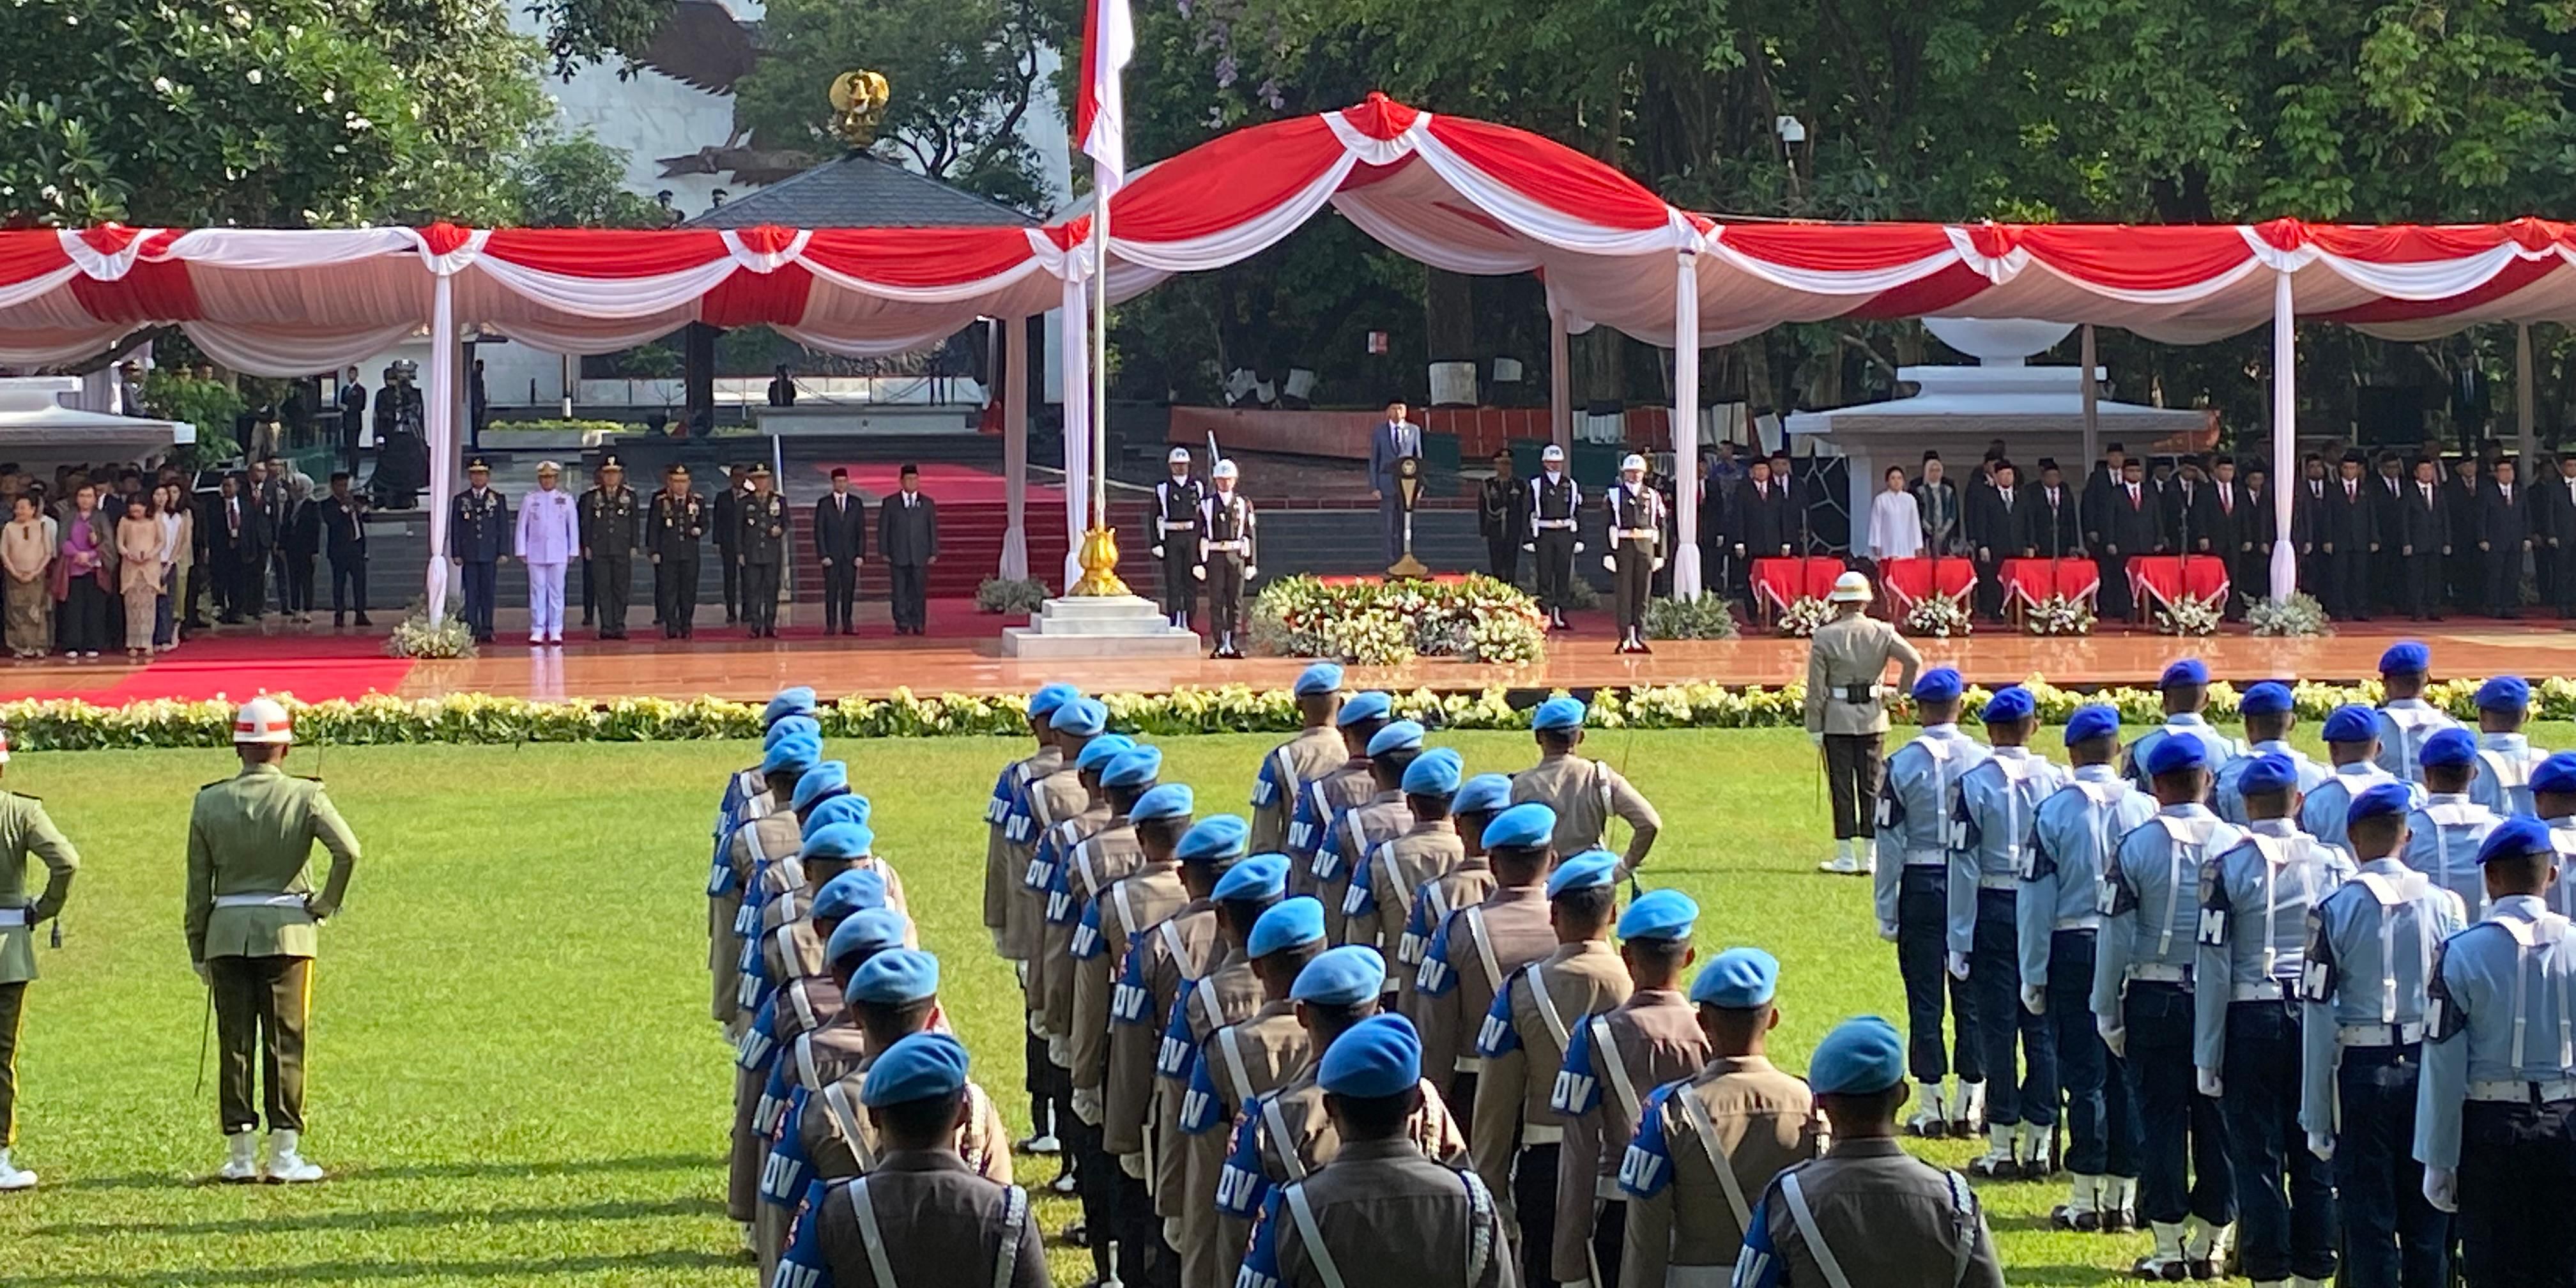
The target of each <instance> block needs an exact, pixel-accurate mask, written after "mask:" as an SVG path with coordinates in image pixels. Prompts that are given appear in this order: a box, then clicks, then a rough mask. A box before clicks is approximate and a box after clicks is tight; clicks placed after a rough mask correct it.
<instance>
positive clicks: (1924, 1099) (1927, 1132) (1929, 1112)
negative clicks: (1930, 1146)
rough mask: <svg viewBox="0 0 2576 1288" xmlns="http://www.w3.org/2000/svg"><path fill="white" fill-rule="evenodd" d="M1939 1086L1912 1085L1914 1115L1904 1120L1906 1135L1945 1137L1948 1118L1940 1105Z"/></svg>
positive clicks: (1933, 1083)
mask: <svg viewBox="0 0 2576 1288" xmlns="http://www.w3.org/2000/svg"><path fill="white" fill-rule="evenodd" d="M1942 1099H1943V1097H1942V1091H1941V1084H1940V1083H1937V1082H1918V1083H1915V1084H1914V1114H1913V1116H1912V1117H1910V1118H1907V1119H1906V1120H1905V1131H1906V1134H1908V1135H1912V1136H1947V1135H1949V1134H1950V1118H1949V1115H1948V1112H1947V1111H1946V1109H1945V1108H1944V1106H1943V1103H1942Z"/></svg>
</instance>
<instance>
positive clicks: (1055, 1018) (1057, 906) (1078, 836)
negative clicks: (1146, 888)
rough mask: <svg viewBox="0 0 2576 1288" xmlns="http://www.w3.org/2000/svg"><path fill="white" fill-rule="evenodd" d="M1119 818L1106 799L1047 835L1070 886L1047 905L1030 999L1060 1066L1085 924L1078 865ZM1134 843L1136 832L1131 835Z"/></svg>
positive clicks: (1067, 1060)
mask: <svg viewBox="0 0 2576 1288" xmlns="http://www.w3.org/2000/svg"><path fill="white" fill-rule="evenodd" d="M1113 822H1115V823H1116V824H1117V825H1118V826H1120V827H1124V826H1125V821H1124V820H1123V819H1118V818H1117V817H1116V816H1114V815H1112V814H1111V813H1110V812H1109V805H1108V802H1106V801H1094V802H1092V803H1091V805H1090V806H1089V808H1086V809H1084V810H1083V811H1082V812H1081V813H1080V814H1076V815H1074V816H1073V817H1072V818H1069V819H1066V820H1065V821H1063V822H1061V823H1058V824H1056V825H1055V828H1054V829H1053V830H1052V831H1050V832H1049V833H1048V836H1049V837H1050V838H1052V839H1053V841H1054V842H1055V856H1056V859H1055V861H1056V862H1058V863H1061V864H1064V865H1065V868H1066V870H1065V872H1064V873H1063V874H1062V876H1063V880H1064V885H1065V889H1064V891H1062V892H1056V891H1050V892H1049V893H1048V894H1047V897H1046V902H1045V904H1044V905H1043V907H1044V909H1045V912H1046V926H1045V928H1044V929H1043V930H1042V931H1041V932H1040V933H1039V935H1038V957H1037V960H1036V961H1033V962H1031V963H1029V974H1030V976H1031V978H1033V979H1035V980H1036V981H1037V982H1038V990H1037V993H1036V995H1035V996H1034V997H1032V998H1031V999H1030V1000H1031V1001H1032V1002H1034V1003H1035V1004H1036V1006H1037V1022H1038V1032H1039V1033H1040V1034H1042V1035H1044V1036H1045V1037H1046V1040H1047V1058H1048V1059H1049V1060H1052V1061H1053V1062H1055V1064H1056V1065H1057V1066H1059V1067H1067V1068H1069V1067H1070V1066H1071V1063H1072V1060H1073V1048H1072V1037H1073V1035H1072V1033H1071V1031H1070V1030H1071V1028H1072V1025H1073V967H1074V961H1073V933H1074V931H1076V930H1078V929H1080V928H1081V916H1082V914H1081V912H1080V910H1079V906H1078V905H1077V904H1076V903H1075V902H1074V900H1073V896H1072V894H1071V891H1072V889H1073V882H1074V876H1073V868H1074V867H1075V866H1076V860H1077V859H1078V858H1079V856H1080V854H1081V851H1082V847H1083V846H1084V845H1085V844H1087V843H1088V842H1089V841H1090V840H1091V839H1092V838H1093V837H1094V836H1097V835H1098V834H1100V833H1101V832H1102V831H1104V830H1105V829H1108V828H1109V827H1110V826H1111V825H1112V823H1113ZM1128 843H1129V845H1130V846H1132V845H1133V844H1134V834H1133V833H1132V832H1131V833H1129V841H1128Z"/></svg>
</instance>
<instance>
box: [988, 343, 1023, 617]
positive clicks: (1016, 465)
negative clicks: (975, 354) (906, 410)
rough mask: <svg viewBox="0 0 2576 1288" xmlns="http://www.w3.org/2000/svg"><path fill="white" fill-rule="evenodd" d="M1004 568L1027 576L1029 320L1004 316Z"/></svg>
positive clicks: (1013, 575) (1005, 573) (1005, 574)
mask: <svg viewBox="0 0 2576 1288" xmlns="http://www.w3.org/2000/svg"><path fill="white" fill-rule="evenodd" d="M995 329H996V330H997V331H998V332H999V333H1000V337H1001V341H1002V510H1003V519H1002V567H1001V570H1000V571H1001V577H1002V579H1003V580H1004V581H1022V580H1025V579H1026V578H1027V577H1028V575H1029V527H1028V521H1029V320H1028V319H1027V318H1020V317H1012V318H1002V319H999V320H998V321H997V323H996V327H995Z"/></svg>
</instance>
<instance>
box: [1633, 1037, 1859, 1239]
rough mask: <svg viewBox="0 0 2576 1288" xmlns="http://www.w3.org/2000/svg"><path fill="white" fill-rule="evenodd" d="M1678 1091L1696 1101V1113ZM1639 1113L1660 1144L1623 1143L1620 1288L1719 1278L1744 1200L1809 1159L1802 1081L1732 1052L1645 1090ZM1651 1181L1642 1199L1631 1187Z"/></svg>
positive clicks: (1811, 1148)
mask: <svg viewBox="0 0 2576 1288" xmlns="http://www.w3.org/2000/svg"><path fill="white" fill-rule="evenodd" d="M1682 1096H1689V1097H1692V1098H1693V1099H1695V1100H1697V1101H1698V1102H1699V1105H1700V1109H1701V1110H1702V1111H1703V1112H1704V1114H1705V1118H1702V1117H1701V1116H1700V1115H1696V1114H1693V1113H1691V1112H1690V1110H1689V1108H1688V1106H1687V1105H1686V1104H1684V1103H1683V1102H1682V1101H1681V1100H1680V1099H1679V1097H1682ZM1645 1112H1646V1114H1648V1115H1651V1116H1652V1117H1653V1118H1654V1120H1655V1131H1656V1134H1657V1135H1658V1137H1659V1138H1660V1139H1661V1140H1662V1141H1663V1143H1664V1149H1663V1151H1662V1153H1661V1154H1660V1155H1651V1156H1650V1155H1647V1154H1646V1153H1644V1152H1643V1151H1637V1150H1631V1151H1630V1152H1629V1154H1628V1159H1627V1161H1626V1162H1624V1163H1622V1164H1621V1165H1620V1177H1621V1180H1622V1181H1623V1182H1625V1183H1626V1184H1627V1185H1629V1186H1631V1187H1633V1188H1632V1189H1631V1192H1630V1193H1629V1196H1628V1233H1627V1239H1626V1251H1625V1252H1624V1253H1623V1255H1622V1257H1621V1264H1620V1267H1619V1285H1620V1288H1666V1285H1667V1284H1668V1283H1672V1284H1687V1285H1702V1284H1706V1285H1716V1284H1723V1283H1725V1282H1727V1280H1728V1279H1729V1278H1730V1277H1731V1276H1732V1275H1733V1274H1734V1272H1735V1262H1736V1256H1737V1254H1738V1253H1740V1252H1742V1251H1743V1248H1744V1222H1745V1221H1746V1220H1747V1219H1748V1218H1749V1217H1750V1215H1751V1211H1752V1205H1753V1201H1754V1200H1756V1199H1759V1198H1760V1197H1762V1191H1763V1190H1764V1189H1765V1188H1767V1187H1768V1186H1769V1185H1770V1184H1771V1178H1772V1177H1774V1176H1776V1175H1778V1174H1779V1173H1780V1171H1781V1169H1782V1168H1786V1167H1790V1166H1793V1165H1795V1164H1798V1163H1803V1162H1805V1161H1807V1160H1808V1159H1811V1158H1814V1157H1815V1156H1816V1143H1817V1131H1816V1109H1815V1099H1814V1097H1812V1096H1811V1095H1809V1094H1808V1092H1807V1083H1806V1080H1805V1079H1803V1078H1798V1077H1793V1076H1791V1075H1789V1074H1786V1073H1783V1072H1781V1071H1780V1070H1779V1069H1778V1068H1776V1067H1774V1066H1773V1065H1772V1063H1771V1062H1770V1061H1769V1060H1767V1059H1764V1058H1763V1057H1761V1056H1738V1057H1731V1058H1722V1059H1719V1060H1716V1061H1713V1062H1711V1063H1710V1064H1709V1066H1708V1067H1707V1068H1705V1069H1702V1070H1700V1071H1699V1073H1698V1074H1697V1075H1696V1076H1694V1077H1692V1078H1691V1079H1689V1080H1688V1081H1685V1082H1678V1083H1674V1084H1672V1085H1671V1086H1669V1087H1667V1088H1664V1089H1662V1090H1661V1091H1660V1092H1658V1093H1655V1094H1654V1095H1653V1097H1652V1101H1651V1103H1650V1104H1649V1105H1648V1106H1647V1108H1646V1110H1645ZM1703 1121H1705V1122H1706V1123H1707V1124H1708V1129H1707V1130H1705V1131H1703V1130H1702V1129H1701V1128H1700V1126H1699V1124H1700V1123H1701V1122H1703ZM1721 1165H1722V1166H1724V1167H1725V1168H1726V1172H1725V1175H1724V1176H1721V1175H1720V1174H1719V1172H1718V1168H1719V1167H1720V1166H1721ZM1649 1169H1656V1170H1664V1171H1666V1173H1667V1174H1665V1175H1663V1176H1654V1175H1649V1174H1648V1170H1649ZM1730 1180H1731V1181H1732V1184H1729V1181H1730ZM1658 1182H1660V1186H1659V1187H1657V1188H1656V1189H1655V1193H1654V1194H1652V1195H1650V1196H1640V1195H1638V1194H1636V1193H1635V1192H1634V1189H1636V1188H1648V1187H1656V1186H1657V1183H1658ZM1668 1275H1669V1276H1670V1277H1669V1278H1668V1277H1667V1276H1668ZM1605 1288H1606V1286H1605Z"/></svg>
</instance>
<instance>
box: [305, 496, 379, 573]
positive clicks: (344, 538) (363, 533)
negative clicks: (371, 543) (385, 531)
mask: <svg viewBox="0 0 2576 1288" xmlns="http://www.w3.org/2000/svg"><path fill="white" fill-rule="evenodd" d="M313 509H314V512H315V513H317V514H319V515H321V516H322V551H323V553H324V554H327V555H329V556H330V557H331V562H333V563H347V562H349V561H350V560H352V559H364V558H366V557H367V525H366V523H365V522H364V521H363V520H361V519H360V518H359V517H358V506H357V498H356V497H355V496H352V497H350V503H349V504H347V505H342V504H341V503H340V501H339V498H337V497H328V496H326V497H324V498H322V499H321V500H319V501H316V502H314V503H313Z"/></svg>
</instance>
